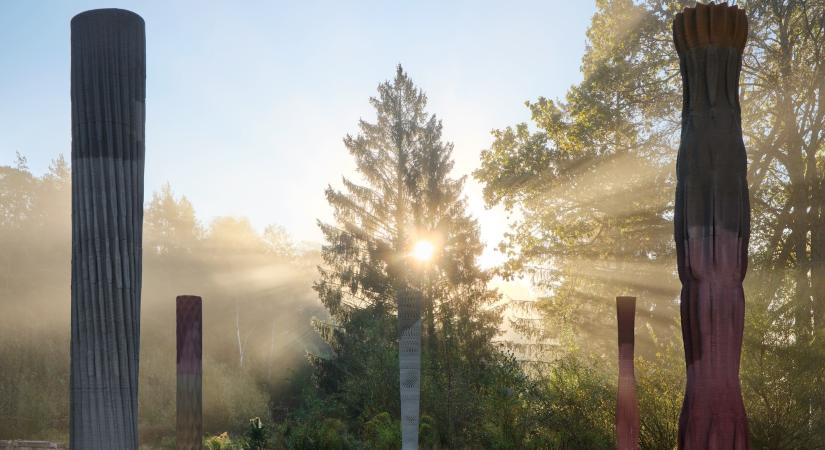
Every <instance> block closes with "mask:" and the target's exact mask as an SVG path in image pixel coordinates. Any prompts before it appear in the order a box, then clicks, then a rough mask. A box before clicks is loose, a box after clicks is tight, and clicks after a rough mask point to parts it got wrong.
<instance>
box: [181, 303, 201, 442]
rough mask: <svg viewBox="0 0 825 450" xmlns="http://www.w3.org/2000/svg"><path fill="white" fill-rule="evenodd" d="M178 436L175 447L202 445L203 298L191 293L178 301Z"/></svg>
mask: <svg viewBox="0 0 825 450" xmlns="http://www.w3.org/2000/svg"><path fill="white" fill-rule="evenodd" d="M176 302H177V350H178V351H177V364H178V367H177V369H178V387H177V439H176V445H177V448H178V450H201V449H202V448H203V401H202V399H203V390H202V370H203V363H202V356H203V354H202V351H203V345H202V336H203V316H202V312H201V311H202V301H201V298H200V297H196V296H194V295H180V296H178V298H177V300H176Z"/></svg>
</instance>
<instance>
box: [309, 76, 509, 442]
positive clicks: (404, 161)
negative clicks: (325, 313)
mask: <svg viewBox="0 0 825 450" xmlns="http://www.w3.org/2000/svg"><path fill="white" fill-rule="evenodd" d="M370 103H371V104H372V106H373V107H374V108H375V111H376V121H375V122H372V123H371V122H367V121H364V120H361V121H360V123H359V128H360V132H359V134H358V135H356V136H349V135H348V136H347V137H346V138H345V139H344V144H345V145H346V147H347V149H348V150H349V152H350V153H351V154H352V156H353V157H354V158H355V162H356V166H357V169H358V173H359V175H360V176H361V178H362V182H360V183H359V182H356V181H353V180H351V179H348V178H344V179H343V185H344V189H343V190H336V189H333V188H332V187H329V188H328V189H327V191H326V196H327V199H328V201H329V203H330V205H331V206H332V207H333V211H334V218H335V221H334V223H321V224H320V227H321V230H322V231H323V233H324V235H325V238H326V241H327V242H326V245H324V247H323V251H322V255H323V260H324V264H323V265H322V266H321V267H320V268H319V270H320V279H319V280H318V282H317V283H316V284H315V289H316V290H317V291H318V293H319V295H320V298H321V301H322V302H323V304H324V305H325V306H326V308H327V309H328V310H329V312H330V315H331V319H332V320H331V321H330V322H329V323H326V324H320V326H319V329H320V330H321V332H322V334H323V336H324V338H325V339H326V340H327V342H328V343H329V344H330V347H331V349H332V355H329V356H328V357H326V358H318V359H316V368H317V372H316V373H317V375H318V381H319V383H320V386H321V387H322V388H323V390H324V391H326V393H329V394H334V395H335V396H337V397H336V398H342V397H345V398H343V405H344V407H345V408H347V409H349V411H350V412H352V413H355V415H356V416H357V415H359V414H360V415H361V416H362V417H361V420H362V423H363V422H365V421H367V420H369V419H370V418H372V417H373V416H375V415H377V414H380V413H381V412H383V411H387V412H392V413H396V412H397V411H398V410H399V406H400V405H399V403H398V397H399V396H398V390H397V386H398V382H399V378H398V373H397V370H395V367H397V362H395V361H397V359H396V358H397V345H398V344H397V342H398V341H397V336H396V333H395V329H396V320H397V319H396V313H397V312H398V307H399V301H400V299H404V298H410V297H412V298H413V300H414V301H420V305H421V323H422V324H423V325H422V333H423V349H424V353H423V366H422V391H421V392H422V394H421V396H422V405H421V406H422V411H423V412H424V414H425V415H428V416H430V417H432V418H433V419H434V421H433V423H432V424H430V423H429V419H427V421H425V422H426V423H425V424H424V425H422V430H424V429H426V430H427V431H426V434H425V435H423V436H422V441H424V440H427V439H432V440H440V441H442V442H445V443H454V442H455V439H456V436H457V435H461V439H467V436H472V435H473V432H471V431H469V428H471V419H472V418H473V414H474V411H478V410H479V406H477V404H476V402H475V400H476V399H473V398H472V395H473V394H472V393H473V392H474V390H473V389H472V388H471V387H472V386H473V385H474V384H477V383H479V382H480V380H481V379H482V375H481V374H482V373H483V368H484V364H485V363H487V364H489V363H490V362H492V361H493V360H494V359H495V357H496V355H497V353H496V350H495V348H494V346H493V345H492V343H491V341H492V339H493V338H494V337H495V335H496V334H497V329H498V325H499V323H500V320H501V316H500V310H498V309H497V308H495V307H494V303H495V302H496V300H497V299H498V296H497V294H496V293H495V292H493V291H490V290H488V289H487V281H488V280H489V277H490V275H489V274H488V273H486V272H485V271H483V270H481V269H480V268H479V267H478V266H477V264H476V258H477V256H478V255H479V254H480V253H481V251H482V244H481V243H480V240H479V229H478V224H477V222H476V221H475V220H474V219H473V218H471V217H470V216H469V215H468V214H467V212H466V201H465V199H464V197H463V195H462V187H463V183H464V179H463V178H458V179H456V178H452V177H450V172H451V170H452V167H453V161H452V159H451V153H452V149H453V147H452V144H450V143H445V142H444V141H443V140H442V125H441V122H440V121H439V120H438V119H437V118H436V117H435V116H434V115H431V114H428V113H426V112H425V107H426V103H427V98H426V96H425V94H424V93H423V92H422V91H421V90H420V89H418V88H416V87H415V85H414V84H413V82H412V80H411V79H410V78H409V77H408V75H407V74H406V73H405V72H404V71H403V69H402V68H401V67H400V66H399V67H398V69H397V71H396V76H395V78H394V79H393V80H392V81H387V82H384V83H382V84H381V85H379V87H378V96H377V97H373V98H371V99H370ZM420 241H426V242H429V243H430V244H431V245H432V246H433V248H434V254H433V255H432V258H431V259H430V260H429V261H426V262H423V261H418V262H416V261H414V259H412V258H411V251H412V249H413V247H414V246H415V244H416V243H417V242H420ZM376 380H381V382H380V383H375V381H376ZM476 391H477V390H476Z"/></svg>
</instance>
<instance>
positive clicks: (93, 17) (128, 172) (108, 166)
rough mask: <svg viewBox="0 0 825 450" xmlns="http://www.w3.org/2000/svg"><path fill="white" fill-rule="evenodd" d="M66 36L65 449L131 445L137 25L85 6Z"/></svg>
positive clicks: (139, 90)
mask: <svg viewBox="0 0 825 450" xmlns="http://www.w3.org/2000/svg"><path fill="white" fill-rule="evenodd" d="M71 33H72V34H71V52H72V54H71V55H72V59H71V99H72V330H71V375H70V378H71V381H70V384H71V389H70V397H71V406H70V448H72V449H78V450H128V449H137V447H138V433H137V417H138V416H137V412H138V403H137V399H138V397H137V394H138V353H139V343H140V283H141V244H142V242H141V241H142V239H141V237H142V227H143V161H144V159H143V158H144V139H143V138H144V131H143V130H144V127H143V125H144V107H143V105H144V100H145V97H146V94H145V86H146V57H145V53H146V51H145V35H144V23H143V19H141V18H140V16H138V15H136V14H134V13H132V12H129V11H123V10H116V9H104V10H94V11H87V12H84V13H81V14H79V15H77V16H75V17H74V18H73V19H72V22H71Z"/></svg>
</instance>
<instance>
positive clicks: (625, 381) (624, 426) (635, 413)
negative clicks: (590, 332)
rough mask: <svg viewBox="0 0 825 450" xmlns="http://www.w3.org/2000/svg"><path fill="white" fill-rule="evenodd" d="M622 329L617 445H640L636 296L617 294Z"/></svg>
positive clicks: (628, 448)
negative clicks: (635, 347)
mask: <svg viewBox="0 0 825 450" xmlns="http://www.w3.org/2000/svg"><path fill="white" fill-rule="evenodd" d="M616 320H617V322H618V328H619V393H618V398H617V399H616V448H617V449H618V450H636V449H637V448H639V402H638V400H637V399H636V375H635V374H634V371H633V345H634V335H635V327H634V326H635V321H636V297H616Z"/></svg>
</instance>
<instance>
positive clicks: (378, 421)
mask: <svg viewBox="0 0 825 450" xmlns="http://www.w3.org/2000/svg"><path fill="white" fill-rule="evenodd" d="M428 419H429V417H428V416H424V417H422V418H421V422H422V429H424V428H425V424H426V423H427V422H429V420H428ZM424 440H425V441H426V439H424ZM363 441H364V444H365V445H366V446H367V447H368V448H371V449H375V450H397V449H399V448H401V424H400V423H399V422H398V421H397V420H394V419H393V418H392V416H391V415H390V413H388V412H382V413H380V414H378V415H376V416H375V417H373V418H372V419H370V420H369V421H368V422H367V423H365V424H364V434H363Z"/></svg>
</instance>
